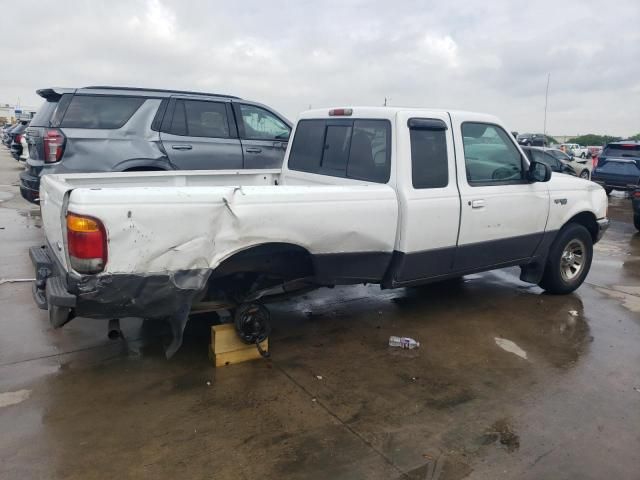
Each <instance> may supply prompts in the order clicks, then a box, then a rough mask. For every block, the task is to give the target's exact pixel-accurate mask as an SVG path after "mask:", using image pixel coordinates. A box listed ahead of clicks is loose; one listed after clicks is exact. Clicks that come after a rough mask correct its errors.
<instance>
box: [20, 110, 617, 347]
mask: <svg viewBox="0 0 640 480" xmlns="http://www.w3.org/2000/svg"><path fill="white" fill-rule="evenodd" d="M508 132H509V130H508V129H506V128H505V127H504V126H502V124H501V122H500V121H499V120H498V119H497V118H495V117H493V116H490V115H484V114H476V113H466V112H453V111H451V112H449V111H440V110H426V109H411V108H386V107H385V108H374V107H353V108H335V109H323V110H312V111H308V112H305V113H303V114H302V115H301V117H300V118H299V120H298V122H297V124H296V126H295V129H294V132H293V136H292V139H291V141H290V142H289V145H288V148H287V152H286V156H285V161H284V165H283V168H282V170H281V171H280V170H277V171H276V170H254V171H247V170H245V171H215V172H211V171H202V172H197V171H196V172H184V171H181V172H140V173H108V174H67V175H47V176H45V177H44V178H43V181H42V184H41V188H40V205H41V208H42V218H43V223H44V232H45V235H46V244H45V245H44V246H42V247H36V248H32V249H31V251H30V255H31V258H32V261H33V263H34V266H35V270H36V277H37V279H36V281H35V283H34V287H33V292H34V298H35V300H36V302H37V303H38V305H39V306H40V307H41V308H43V309H48V311H49V315H50V320H51V322H52V324H53V325H54V326H56V327H57V326H62V325H63V324H64V323H66V322H67V321H69V320H70V319H72V318H73V317H74V316H82V317H93V318H107V319H116V318H120V317H143V318H150V319H156V318H157V319H160V318H164V319H168V320H169V321H170V323H171V325H172V327H173V334H174V340H173V342H172V344H171V345H170V347H169V349H168V350H167V354H168V355H171V354H172V353H174V352H175V350H176V349H177V348H178V347H179V346H180V343H181V338H182V329H183V328H184V325H185V323H186V321H187V318H188V315H189V313H190V311H191V310H192V309H193V308H194V306H196V307H195V308H202V305H205V307H206V306H209V307H210V309H215V308H226V309H229V310H230V311H232V312H235V322H236V327H237V329H238V332H239V334H240V335H241V336H242V338H243V339H244V340H245V341H247V342H254V341H257V340H259V339H262V338H264V336H265V335H266V333H267V332H268V311H266V309H265V308H264V306H263V303H264V302H268V301H274V300H277V299H280V298H282V297H284V296H287V295H291V294H295V293H300V292H301V291H304V290H308V289H312V288H317V287H323V286H333V285H338V284H356V283H376V284H380V285H381V286H382V288H396V287H404V286H409V285H417V284H422V283H427V282H433V281H438V280H442V279H447V278H452V277H459V276H462V275H465V274H469V273H473V272H480V271H486V270H492V269H497V268H503V267H508V266H520V267H521V272H522V273H521V279H522V280H524V281H526V282H531V283H537V284H539V285H540V286H541V287H542V288H543V289H545V290H546V291H548V292H551V293H558V294H562V293H568V292H571V291H573V290H575V289H576V288H578V287H579V286H580V285H581V284H582V282H583V280H584V279H585V277H586V275H587V273H588V271H589V268H590V265H591V259H592V255H593V244H594V243H595V242H597V241H598V240H599V239H600V238H601V236H602V234H603V232H604V230H605V229H606V228H607V226H608V223H609V222H608V220H607V217H606V215H607V197H606V194H605V192H604V190H603V189H602V188H601V187H600V186H598V185H597V184H595V183H592V182H589V181H587V180H583V179H581V178H574V177H570V176H568V175H561V174H553V175H552V174H551V171H550V169H549V167H548V166H547V165H545V164H542V163H537V162H532V163H530V162H529V161H528V160H527V157H526V156H525V155H524V154H523V152H522V151H521V150H520V148H519V147H518V145H517V143H516V142H515V140H514V139H513V138H512V136H511V135H510V134H509V133H508Z"/></svg>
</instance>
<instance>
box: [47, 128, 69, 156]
mask: <svg viewBox="0 0 640 480" xmlns="http://www.w3.org/2000/svg"><path fill="white" fill-rule="evenodd" d="M65 140H66V139H65V136H64V134H63V133H62V132H61V131H60V130H58V129H56V128H50V129H48V130H47V131H46V132H45V134H44V138H43V145H44V161H45V162H46V163H55V162H59V161H60V159H61V158H62V153H63V152H64V144H65Z"/></svg>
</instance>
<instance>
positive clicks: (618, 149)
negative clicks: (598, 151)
mask: <svg viewBox="0 0 640 480" xmlns="http://www.w3.org/2000/svg"><path fill="white" fill-rule="evenodd" d="M602 156H603V157H619V158H620V157H622V158H624V157H632V158H640V145H636V144H633V143H631V144H627V145H625V144H616V145H607V146H606V147H605V148H604V151H603V152H602Z"/></svg>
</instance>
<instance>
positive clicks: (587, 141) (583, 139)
mask: <svg viewBox="0 0 640 480" xmlns="http://www.w3.org/2000/svg"><path fill="white" fill-rule="evenodd" d="M620 140H638V141H640V133H636V134H635V135H632V136H631V137H627V138H623V137H614V136H611V135H596V134H595V133H589V134H587V135H580V136H579V137H574V138H570V139H569V141H568V142H567V143H578V144H580V145H583V146H585V145H606V144H607V143H609V142H617V141H620Z"/></svg>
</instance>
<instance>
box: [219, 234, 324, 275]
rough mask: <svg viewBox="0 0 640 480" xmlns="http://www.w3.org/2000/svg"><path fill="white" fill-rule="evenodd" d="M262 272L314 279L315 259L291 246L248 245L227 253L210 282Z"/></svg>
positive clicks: (296, 246)
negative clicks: (240, 274) (242, 274)
mask: <svg viewBox="0 0 640 480" xmlns="http://www.w3.org/2000/svg"><path fill="white" fill-rule="evenodd" d="M257 270H259V271H260V272H261V273H272V274H283V275H288V276H290V275H297V274H305V275H304V276H312V275H313V274H314V270H315V269H314V266H313V256H312V255H311V253H310V252H309V250H307V249H306V248H305V247H302V246H300V245H296V244H294V243H288V242H263V243H256V244H252V245H245V246H243V247H241V248H238V249H235V250H233V251H231V252H228V253H227V254H226V255H225V256H224V257H222V258H221V259H220V260H219V262H217V266H216V267H215V268H214V269H213V272H212V274H211V278H212V279H215V278H220V277H224V276H228V275H233V274H236V273H248V272H255V271H257Z"/></svg>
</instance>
